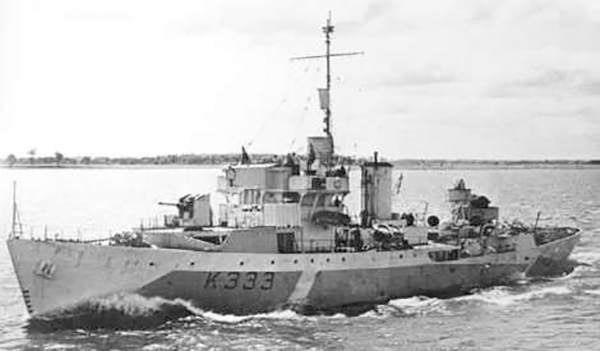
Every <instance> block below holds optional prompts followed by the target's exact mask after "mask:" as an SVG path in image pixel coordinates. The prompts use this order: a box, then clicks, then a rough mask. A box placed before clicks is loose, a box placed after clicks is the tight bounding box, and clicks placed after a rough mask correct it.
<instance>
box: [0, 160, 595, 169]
mask: <svg viewBox="0 0 600 351" xmlns="http://www.w3.org/2000/svg"><path fill="white" fill-rule="evenodd" d="M391 163H392V164H393V165H394V167H395V168H396V169H400V170H449V171H451V170H526V169H582V170H585V169H597V168H600V163H596V162H590V161H556V162H553V161H429V160H420V161H418V160H410V161H406V160H399V161H391ZM227 165H229V163H220V164H90V165H84V164H61V165H56V164H14V165H12V166H9V165H7V164H0V168H4V169H15V170H40V169H48V170H57V169H80V170H103V169H193V168H203V169H206V168H220V167H226V166H227ZM351 167H354V166H351Z"/></svg>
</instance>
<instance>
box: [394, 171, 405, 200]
mask: <svg viewBox="0 0 600 351" xmlns="http://www.w3.org/2000/svg"><path fill="white" fill-rule="evenodd" d="M402 179H404V174H403V173H400V177H398V180H397V181H396V186H395V187H394V188H395V189H396V195H398V194H400V189H401V188H402Z"/></svg>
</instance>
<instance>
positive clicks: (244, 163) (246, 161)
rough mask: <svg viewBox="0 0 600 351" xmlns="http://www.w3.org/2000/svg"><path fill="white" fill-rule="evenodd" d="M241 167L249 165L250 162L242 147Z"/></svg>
mask: <svg viewBox="0 0 600 351" xmlns="http://www.w3.org/2000/svg"><path fill="white" fill-rule="evenodd" d="M241 163H242V164H243V165H249V164H250V163H251V162H250V156H249V155H248V153H247V152H246V148H245V147H243V146H242V162H241Z"/></svg>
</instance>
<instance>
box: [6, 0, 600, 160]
mask: <svg viewBox="0 0 600 351" xmlns="http://www.w3.org/2000/svg"><path fill="white" fill-rule="evenodd" d="M329 11H331V14H332V21H333V24H334V26H335V32H334V33H333V42H332V52H353V51H362V52H364V54H363V55H358V56H348V57H337V58H333V59H332V82H333V88H332V97H331V99H332V109H333V117H332V118H333V119H332V125H333V133H334V137H335V145H336V152H338V153H340V154H343V155H351V156H366V155H370V154H372V152H373V151H379V153H380V155H382V156H383V157H386V158H388V159H405V158H419V159H440V158H444V159H512V160H514V159H519V160H521V159H600V39H599V38H600V2H599V1H596V0H540V1H537V0H439V1H434V0H419V1H402V0H380V1H356V0H340V1H328V0H318V1H317V0H306V1H289V0H253V1H249V0H238V1H231V0H229V1H228V0H225V1H224V0H204V1H148V0H143V1H132V0H119V1H112V0H102V1H80V0H75V1H65V0H57V1H51V2H49V1H36V0H22V1H11V0H0V159H1V158H5V157H6V156H7V155H8V154H11V153H12V154H15V155H17V156H19V157H25V156H27V152H28V151H29V150H32V149H35V150H36V152H37V155H39V156H44V155H48V156H51V155H54V153H55V152H61V153H63V154H64V155H65V156H66V157H69V156H152V155H166V154H184V153H226V152H239V150H240V149H241V146H242V145H245V146H246V149H247V150H248V151H249V152H250V153H252V152H257V153H262V152H269V153H286V152H292V151H293V152H306V145H305V138H306V137H307V136H309V135H319V134H320V133H321V130H322V127H323V126H322V118H323V113H322V111H321V110H320V109H319V104H318V95H317V88H319V87H324V85H325V66H324V60H322V59H315V60H298V61H295V60H290V58H291V57H295V56H303V55H319V54H322V53H323V52H324V50H325V46H324V38H323V33H322V29H321V27H322V26H323V25H324V24H325V22H326V19H327V17H328V13H329Z"/></svg>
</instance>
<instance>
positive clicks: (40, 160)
mask: <svg viewBox="0 0 600 351" xmlns="http://www.w3.org/2000/svg"><path fill="white" fill-rule="evenodd" d="M242 157H243V156H242V154H240V153H227V154H180V155H163V156H144V157H105V156H100V157H91V156H77V157H67V156H65V155H64V154H62V153H61V152H55V153H54V155H51V156H37V155H36V152H35V150H32V151H30V152H28V155H27V156H24V157H17V156H15V155H14V154H10V155H8V156H7V157H6V158H5V159H4V164H5V165H6V166H8V167H86V166H90V167H91V166H133V165H147V166H152V165H156V166H161V165H165V166H166V165H223V164H232V163H240V162H241V161H242ZM294 157H295V158H297V159H298V160H301V161H306V158H307V155H294ZM336 157H337V158H338V161H339V162H341V163H342V164H345V165H353V164H360V163H361V162H364V161H367V158H356V157H349V156H336ZM250 158H251V162H252V163H258V164H261V163H285V162H286V158H287V155H280V154H264V153H262V154H251V155H250ZM391 163H393V164H394V166H397V167H409V168H453V167H476V166H480V167H481V166H482V167H519V166H523V167H527V166H546V165H547V166H550V165H558V166H580V165H581V166H585V165H589V166H600V160H443V159H439V160H422V159H403V160H395V161H391Z"/></svg>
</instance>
